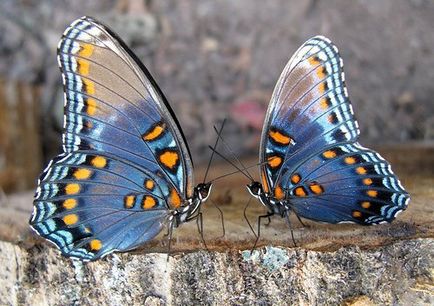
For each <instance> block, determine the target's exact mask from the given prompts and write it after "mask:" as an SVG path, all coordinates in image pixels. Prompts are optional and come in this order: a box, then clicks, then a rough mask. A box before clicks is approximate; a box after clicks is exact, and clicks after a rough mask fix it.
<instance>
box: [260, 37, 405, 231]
mask: <svg viewBox="0 0 434 306" xmlns="http://www.w3.org/2000/svg"><path fill="white" fill-rule="evenodd" d="M358 136H359V128H358V124H357V121H356V120H355V118H354V113H353V110H352V107H351V103H350V101H349V98H348V94H347V90H346V87H345V78H344V72H343V62H342V59H341V57H340V56H339V53H338V50H337V48H336V46H334V45H333V44H332V43H331V42H330V40H328V39H327V38H325V37H322V36H316V37H313V38H311V39H309V40H308V41H307V42H305V43H304V44H303V45H302V46H301V47H300V48H299V49H298V50H297V52H296V53H295V54H294V56H293V57H292V58H291V59H290V61H289V62H288V64H287V65H286V67H285V69H284V70H283V72H282V74H281V76H280V78H279V80H278V82H277V85H276V88H275V89H274V92H273V96H272V99H271V102H270V105H269V108H268V111H267V116H266V119H265V123H264V128H263V132H262V138H261V148H260V162H261V163H263V165H262V166H261V177H262V183H263V186H264V189H265V191H267V192H270V193H271V194H272V195H273V196H274V197H276V198H277V199H279V200H282V199H283V198H285V197H286V198H288V199H289V201H290V203H291V205H292V206H293V207H294V210H296V212H298V213H299V214H300V215H301V216H304V217H306V218H311V219H315V220H321V221H325V222H331V223H336V222H340V221H355V222H360V223H363V222H365V220H367V219H366V218H365V219H363V220H362V219H361V218H354V214H353V213H352V211H353V210H354V211H355V210H360V209H361V207H360V205H361V204H360V203H362V202H366V201H362V199H365V198H366V196H368V198H369V200H373V199H372V197H370V196H369V195H368V194H366V193H367V191H369V190H371V188H374V187H375V188H377V189H375V190H376V191H377V194H378V195H380V194H379V192H380V191H384V192H388V193H389V194H390V195H391V194H397V196H398V197H400V196H401V198H400V199H401V200H397V201H394V200H393V199H392V198H391V196H390V197H386V196H384V197H383V199H382V202H381V201H380V202H378V203H383V206H387V205H389V206H397V207H395V208H394V209H393V210H388V213H386V212H385V210H387V209H386V208H383V207H382V205H380V204H378V203H377V204H376V205H375V206H376V209H375V211H374V212H373V214H374V215H375V216H377V217H378V216H379V217H380V219H381V220H383V219H384V220H387V221H390V220H391V219H393V216H395V215H396V213H397V211H400V210H402V209H404V208H405V206H406V202H407V199H408V194H407V193H406V192H405V191H404V190H403V188H402V187H401V186H400V184H399V181H398V179H397V177H396V176H395V175H394V174H393V172H392V171H391V170H390V165H389V164H388V163H387V162H386V161H384V159H383V158H381V156H379V155H378V154H377V153H375V152H373V151H371V150H368V149H365V148H362V147H361V146H360V145H359V144H358V143H357V139H358ZM346 146H347V147H348V148H347V147H346ZM344 149H348V150H350V151H349V152H351V153H348V154H353V155H354V156H353V155H351V156H349V155H348V156H347V155H342V156H343V157H342V158H343V161H345V158H346V157H353V158H354V159H355V160H357V161H360V162H361V163H362V164H361V165H359V166H360V167H362V166H366V167H367V169H369V171H366V173H357V172H355V170H354V169H357V167H355V165H357V163H354V164H344V165H343V166H344V167H346V168H345V171H347V173H346V175H347V177H346V178H345V177H344V176H342V177H340V179H339V178H338V177H339V176H340V175H344V173H345V171H342V172H339V171H338V169H340V167H339V162H338V161H339V160H341V159H340V158H336V160H335V158H334V157H333V158H330V160H329V159H327V158H326V156H323V158H322V159H321V158H318V156H320V155H321V154H323V153H324V154H325V155H328V154H329V155H328V156H329V157H332V155H333V154H334V150H336V152H337V151H339V150H344ZM325 152H327V153H325ZM336 154H337V153H336ZM348 160H350V159H349V158H348V159H347V161H348ZM332 161H333V162H332ZM324 164H327V165H328V166H326V165H324ZM341 166H342V165H341ZM333 167H336V171H333V169H334V168H333ZM299 168H300V169H303V171H298V172H297V171H296V169H299ZM319 169H324V171H328V172H330V173H334V174H333V175H332V176H333V179H330V180H327V177H323V178H322V179H320V178H319V177H315V174H318V175H320V174H321V175H322V174H324V173H321V171H320V170H319ZM360 169H361V168H360ZM360 169H359V170H360ZM341 170H342V169H341ZM307 173H309V176H308V175H307ZM330 175H331V174H330ZM365 176H366V177H365ZM362 178H363V179H365V178H366V179H368V178H370V179H371V180H372V181H373V182H374V181H375V185H371V186H370V187H369V188H368V185H366V184H364V183H363V179H362ZM382 180H384V183H385V184H383V185H381V184H380V181H382ZM365 182H367V180H366V181H365ZM346 184H347V185H348V186H352V188H353V192H350V191H349V189H345V188H341V189H339V186H340V187H345V186H347V185H346ZM372 184H373V183H372ZM298 187H300V188H298ZM326 187H327V188H326ZM315 190H316V191H318V192H320V191H321V192H320V193H321V195H322V196H325V195H326V194H327V195H328V198H327V203H328V205H327V206H325V207H322V209H318V210H316V211H315V212H313V208H312V207H313V206H314V205H315V203H317V201H318V199H319V197H318V195H319V194H316V193H315V192H314V191H315ZM329 190H330V193H329ZM347 192H350V194H347ZM360 193H361V194H362V195H359V194H360ZM369 194H374V191H372V192H369ZM382 195H383V194H382ZM345 196H346V201H344V200H343V198H345ZM349 197H353V198H354V199H353V200H351V201H350V200H349ZM324 201H326V200H324ZM356 202H357V203H356ZM371 202H372V201H371ZM324 203H325V202H324ZM364 205H365V206H367V204H364ZM370 207H371V210H372V209H373V207H374V205H373V204H371V206H370ZM381 208H383V210H381ZM392 212H393V213H392ZM366 213H367V212H366ZM328 214H329V215H330V216H327V215H328ZM355 215H359V213H355ZM380 219H379V220H380ZM370 220H372V219H370ZM370 222H371V221H366V222H365V223H370ZM372 223H375V222H372Z"/></svg>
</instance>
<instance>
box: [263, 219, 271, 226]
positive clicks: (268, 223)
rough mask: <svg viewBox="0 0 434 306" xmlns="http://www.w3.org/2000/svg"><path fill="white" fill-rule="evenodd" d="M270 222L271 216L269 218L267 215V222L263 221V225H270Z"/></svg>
mask: <svg viewBox="0 0 434 306" xmlns="http://www.w3.org/2000/svg"><path fill="white" fill-rule="evenodd" d="M270 223H271V218H270V217H268V222H267V223H265V224H264V225H265V226H269V225H270Z"/></svg>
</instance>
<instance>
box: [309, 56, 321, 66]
mask: <svg viewBox="0 0 434 306" xmlns="http://www.w3.org/2000/svg"><path fill="white" fill-rule="evenodd" d="M308 61H309V64H311V65H312V66H316V65H319V64H321V62H320V61H319V60H318V58H317V57H309V59H308Z"/></svg>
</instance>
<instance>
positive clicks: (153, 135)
mask: <svg viewBox="0 0 434 306" xmlns="http://www.w3.org/2000/svg"><path fill="white" fill-rule="evenodd" d="M165 128H166V124H164V123H162V124H161V125H156V126H154V127H152V129H151V130H150V131H148V132H146V133H145V134H143V136H142V138H143V140H146V141H152V140H155V139H157V138H158V137H159V136H160V135H161V134H162V133H163V132H164V130H165Z"/></svg>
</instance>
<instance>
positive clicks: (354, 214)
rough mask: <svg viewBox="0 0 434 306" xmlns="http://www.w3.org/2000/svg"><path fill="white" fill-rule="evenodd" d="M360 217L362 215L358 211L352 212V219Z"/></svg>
mask: <svg viewBox="0 0 434 306" xmlns="http://www.w3.org/2000/svg"><path fill="white" fill-rule="evenodd" d="M361 216H362V213H361V212H360V211H358V210H355V211H353V217H354V218H360V217H361Z"/></svg>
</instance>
